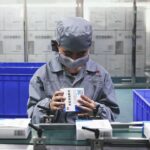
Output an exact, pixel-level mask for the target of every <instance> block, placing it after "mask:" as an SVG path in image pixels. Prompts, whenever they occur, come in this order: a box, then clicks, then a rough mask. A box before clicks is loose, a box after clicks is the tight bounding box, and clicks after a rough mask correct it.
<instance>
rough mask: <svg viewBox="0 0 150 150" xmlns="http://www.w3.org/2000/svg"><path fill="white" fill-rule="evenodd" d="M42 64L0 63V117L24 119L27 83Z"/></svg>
mask: <svg viewBox="0 0 150 150" xmlns="http://www.w3.org/2000/svg"><path fill="white" fill-rule="evenodd" d="M41 65H43V63H0V117H1V118H7V117H26V116H27V100H28V95H29V93H28V87H29V81H30V79H31V77H32V75H33V73H34V72H35V71H36V70H37V69H38V68H39V67H40V66H41Z"/></svg>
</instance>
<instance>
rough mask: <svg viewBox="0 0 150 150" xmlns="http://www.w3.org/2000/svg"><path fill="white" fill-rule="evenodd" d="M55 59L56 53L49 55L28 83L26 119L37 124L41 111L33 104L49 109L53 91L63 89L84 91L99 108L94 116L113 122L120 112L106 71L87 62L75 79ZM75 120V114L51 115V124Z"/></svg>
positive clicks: (60, 113) (61, 112) (42, 113)
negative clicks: (80, 89) (48, 59)
mask: <svg viewBox="0 0 150 150" xmlns="http://www.w3.org/2000/svg"><path fill="white" fill-rule="evenodd" d="M58 58H59V55H58V53H55V54H53V57H52V58H51V60H50V61H49V62H48V63H47V64H44V65H43V66H42V67H40V68H39V69H38V70H37V71H36V72H35V74H34V75H33V77H32V79H31V81H30V84H29V99H28V116H29V117H31V118H32V123H40V120H41V119H42V117H43V115H45V112H43V110H42V109H40V108H38V107H37V105H41V106H44V107H47V108H49V103H50V101H51V99H52V96H53V94H54V92H56V91H58V90H60V89H62V88H65V87H72V88H76V87H82V88H84V95H85V96H88V97H89V98H90V99H92V100H94V101H96V104H97V105H98V106H99V107H98V111H97V115H99V116H100V118H101V119H109V120H110V121H114V120H115V118H116V116H117V115H118V114H119V113H120V111H119V107H118V105H117V102H116V97H115V91H114V87H113V84H112V80H111V77H110V75H109V74H108V72H107V71H106V70H105V69H104V68H103V67H102V66H100V65H99V64H97V63H95V62H94V61H92V60H91V59H89V61H88V62H87V63H86V66H85V67H83V68H82V69H81V70H80V72H79V73H78V74H77V75H76V76H72V75H70V74H68V73H67V72H66V71H65V70H64V69H63V66H62V65H61V64H60V62H59V60H58ZM76 119H77V115H76V114H75V113H73V112H67V113H66V112H64V110H59V111H57V112H55V118H54V122H60V123H63V122H69V123H73V122H74V121H75V120H76Z"/></svg>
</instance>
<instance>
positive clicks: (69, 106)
mask: <svg viewBox="0 0 150 150" xmlns="http://www.w3.org/2000/svg"><path fill="white" fill-rule="evenodd" d="M61 91H63V92H64V96H65V98H66V100H65V111H78V110H77V107H76V106H77V105H78V103H77V101H78V100H79V99H80V96H81V95H84V88H64V89H61Z"/></svg>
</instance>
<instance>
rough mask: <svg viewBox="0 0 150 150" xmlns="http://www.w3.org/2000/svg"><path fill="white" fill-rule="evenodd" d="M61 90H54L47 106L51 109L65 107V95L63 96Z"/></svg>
mask: <svg viewBox="0 0 150 150" xmlns="http://www.w3.org/2000/svg"><path fill="white" fill-rule="evenodd" d="M63 95H64V92H63V91H56V92H55V93H54V95H53V97H52V100H51V101H50V104H49V107H50V109H51V110H52V111H56V110H59V109H64V107H65V99H66V98H65V97H64V96H63Z"/></svg>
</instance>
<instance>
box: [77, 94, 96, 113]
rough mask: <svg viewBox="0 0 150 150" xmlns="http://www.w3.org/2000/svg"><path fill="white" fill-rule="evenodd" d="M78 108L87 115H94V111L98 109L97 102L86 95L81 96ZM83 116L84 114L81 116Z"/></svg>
mask: <svg viewBox="0 0 150 150" xmlns="http://www.w3.org/2000/svg"><path fill="white" fill-rule="evenodd" d="M78 103H79V105H78V107H79V108H80V109H82V110H83V111H84V112H86V113H89V114H90V113H92V112H93V110H94V109H95V108H96V103H95V101H93V100H91V99H90V98H88V97H87V96H85V95H82V96H81V99H79V100H78ZM81 115H82V114H81Z"/></svg>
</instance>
